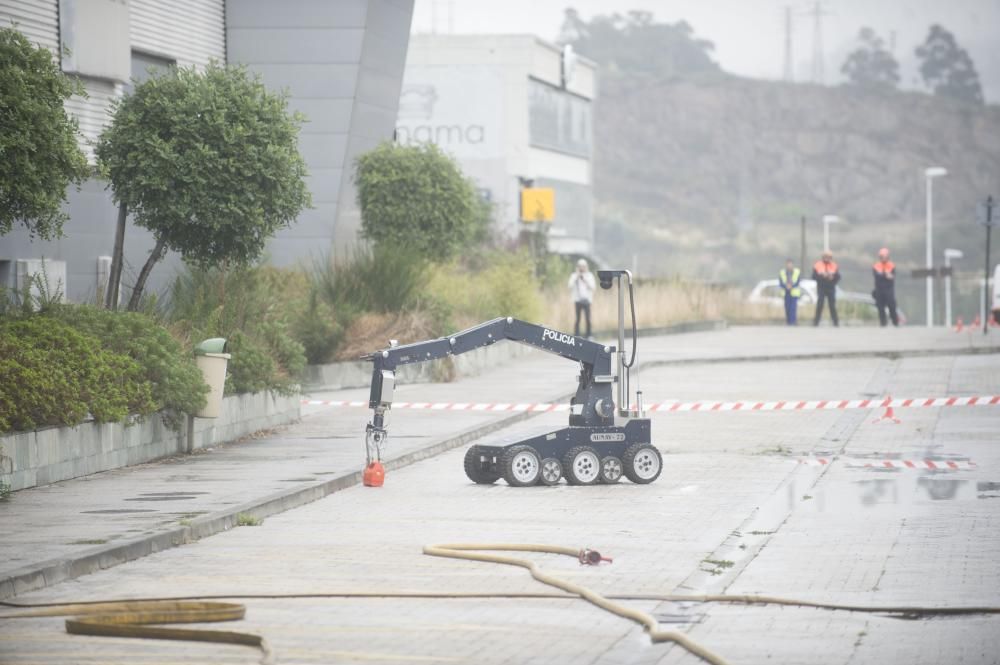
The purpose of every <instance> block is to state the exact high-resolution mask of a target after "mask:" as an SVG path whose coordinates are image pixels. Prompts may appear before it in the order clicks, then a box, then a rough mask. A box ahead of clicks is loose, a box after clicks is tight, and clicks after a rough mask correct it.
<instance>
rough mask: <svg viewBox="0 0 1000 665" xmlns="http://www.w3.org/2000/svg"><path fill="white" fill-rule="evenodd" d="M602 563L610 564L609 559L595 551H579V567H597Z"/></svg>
mask: <svg viewBox="0 0 1000 665" xmlns="http://www.w3.org/2000/svg"><path fill="white" fill-rule="evenodd" d="M602 561H607V562H608V563H611V557H605V556H601V553H600V552H598V551H597V550H588V549H582V550H580V565H581V566H597V565H599V564H600V563H601V562H602Z"/></svg>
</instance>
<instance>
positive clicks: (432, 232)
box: [355, 142, 484, 258]
mask: <svg viewBox="0 0 1000 665" xmlns="http://www.w3.org/2000/svg"><path fill="white" fill-rule="evenodd" d="M355 182H356V183H357V187H358V205H359V206H360V208H361V233H362V236H363V237H365V238H367V239H369V240H372V241H373V242H375V243H376V244H387V245H391V246H396V247H406V248H408V249H411V250H412V251H414V252H416V253H417V254H418V255H420V256H424V257H427V258H448V257H450V256H453V255H454V254H455V253H456V252H457V251H458V250H460V249H461V248H462V247H465V246H467V245H468V244H469V243H470V242H471V241H472V240H473V239H474V238H475V237H476V234H477V232H478V231H479V230H480V229H481V226H482V219H483V214H484V213H483V207H482V205H481V204H480V202H479V201H478V198H477V195H476V190H475V188H474V187H473V186H472V183H471V182H470V181H469V180H468V179H467V178H466V177H465V176H464V175H462V172H461V170H459V168H458V165H457V164H455V162H454V161H453V160H452V159H451V158H450V157H448V156H447V155H445V154H444V153H443V152H441V150H440V149H439V148H438V147H437V146H435V145H433V144H426V145H414V146H402V145H396V144H393V143H388V142H386V143H383V144H381V145H380V146H378V147H377V148H375V149H374V150H372V151H370V152H367V153H365V154H363V155H361V156H359V157H358V158H357V160H356V161H355Z"/></svg>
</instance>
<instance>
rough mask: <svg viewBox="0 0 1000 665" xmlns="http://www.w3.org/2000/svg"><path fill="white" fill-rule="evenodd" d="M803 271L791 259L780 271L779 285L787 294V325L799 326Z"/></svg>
mask: <svg viewBox="0 0 1000 665" xmlns="http://www.w3.org/2000/svg"><path fill="white" fill-rule="evenodd" d="M801 276H802V271H801V270H799V269H798V268H796V267H795V264H794V263H792V260H791V259H788V260H787V261H785V267H784V268H782V269H781V270H779V271H778V285H779V286H781V289H782V291H784V292H785V323H787V324H788V325H790V326H794V325H797V323H798V322H797V320H796V316H797V312H798V308H799V296H801V295H802V289H801V288H800V287H799V278H800V277H801Z"/></svg>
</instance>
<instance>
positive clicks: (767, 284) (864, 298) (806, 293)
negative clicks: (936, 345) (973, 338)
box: [747, 266, 1000, 323]
mask: <svg viewBox="0 0 1000 665" xmlns="http://www.w3.org/2000/svg"><path fill="white" fill-rule="evenodd" d="M997 275H998V276H1000V266H997ZM799 288H800V289H802V296H801V297H799V304H800V305H814V304H816V300H817V297H816V280H814V279H801V280H799ZM997 298H998V296H997V295H996V294H994V307H998V306H1000V300H998V299H997ZM747 302H751V303H760V304H764V305H773V306H775V307H784V306H785V291H784V289H782V288H781V284H780V283H779V282H778V280H777V279H764V280H761V281H759V282H757V286H755V287H753V290H752V291H751V292H750V295H749V297H747ZM837 302H857V303H862V304H865V305H871V306H872V307H874V306H875V299H874V298H872V296H871V294H869V293H859V292H857V291H845V290H843V289H842V288H840V287H839V286H838V287H837ZM896 313H897V314H898V315H899V322H900V323H905V322H906V315H905V314H903V310H901V309H899V307H896ZM998 316H1000V313H998Z"/></svg>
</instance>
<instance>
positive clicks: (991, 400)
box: [302, 395, 1000, 413]
mask: <svg viewBox="0 0 1000 665" xmlns="http://www.w3.org/2000/svg"><path fill="white" fill-rule="evenodd" d="M302 405H303V406H341V407H344V406H347V407H366V406H368V402H367V401H361V400H355V401H348V400H320V399H304V400H302ZM995 405H1000V395H986V396H977V397H922V398H905V399H904V398H890V397H884V398H880V399H849V400H848V399H845V400H814V401H785V402H675V401H668V402H660V403H658V404H649V405H647V406H646V410H647V411H650V412H653V413H656V412H662V411H669V412H673V411H679V412H684V411H829V410H840V409H878V408H894V409H905V408H914V407H948V406H995ZM392 408H393V409H411V410H426V411H533V412H549V411H569V409H570V405H569V404H549V403H544V402H541V403H534V404H533V403H522V404H513V403H503V402H495V403H484V402H394V403H393V405H392Z"/></svg>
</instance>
